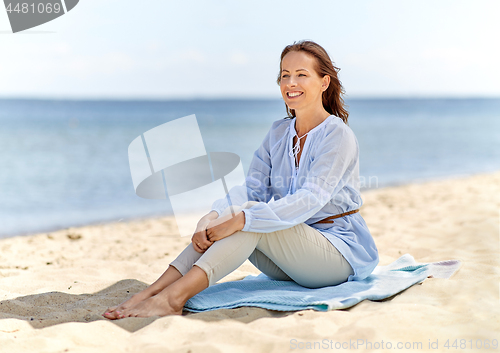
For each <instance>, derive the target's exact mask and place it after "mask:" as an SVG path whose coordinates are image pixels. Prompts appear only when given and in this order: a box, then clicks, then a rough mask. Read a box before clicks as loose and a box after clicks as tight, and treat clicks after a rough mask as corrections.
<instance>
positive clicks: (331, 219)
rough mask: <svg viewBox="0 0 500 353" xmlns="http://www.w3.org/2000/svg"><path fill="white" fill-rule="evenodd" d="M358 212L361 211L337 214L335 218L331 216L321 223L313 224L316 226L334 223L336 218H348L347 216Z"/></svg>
mask: <svg viewBox="0 0 500 353" xmlns="http://www.w3.org/2000/svg"><path fill="white" fill-rule="evenodd" d="M356 212H359V210H352V211H349V212H344V213H341V214H336V215H334V216H330V217H327V218H324V219H322V220H321V221H317V222H314V223H313V224H316V223H334V221H333V220H334V219H335V218H340V217H344V216H347V215H350V214H353V213H356Z"/></svg>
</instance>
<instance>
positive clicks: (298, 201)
mask: <svg viewBox="0 0 500 353" xmlns="http://www.w3.org/2000/svg"><path fill="white" fill-rule="evenodd" d="M265 147H267V146H265V145H264V148H265ZM259 153H261V154H263V155H265V156H268V155H269V150H264V149H262V148H261V149H259ZM357 158H358V144H357V141H356V138H355V136H354V134H353V133H352V131H350V130H349V129H348V128H346V127H344V126H340V125H339V126H336V127H335V128H334V129H333V130H332V131H331V132H330V133H328V134H327V135H326V136H325V137H324V138H323V141H321V142H320V143H319V145H318V147H317V149H316V152H315V158H314V160H313V161H312V163H311V166H310V170H309V172H308V173H307V176H306V177H305V180H304V183H303V184H302V187H301V188H300V189H298V190H297V191H296V192H295V193H294V194H288V195H286V196H285V197H283V198H281V199H279V200H277V201H274V202H271V203H267V202H259V203H258V204H256V205H254V206H252V207H251V208H248V209H243V212H244V213H245V226H244V228H243V229H242V230H243V231H247V232H257V233H270V232H274V231H278V230H282V229H287V228H291V227H293V226H295V225H297V224H300V223H303V222H305V221H306V220H308V219H309V218H311V217H312V216H314V214H316V213H317V212H318V211H319V210H321V209H322V208H323V207H324V206H325V205H326V204H327V203H328V202H329V201H330V200H331V199H332V198H333V197H334V196H335V195H336V194H337V193H338V192H339V191H340V190H341V189H342V188H343V187H344V186H345V184H346V183H347V181H348V180H349V179H350V177H351V176H352V174H353V172H354V169H355V167H356V165H357ZM265 161H268V159H267V158H266V159H265ZM270 167H271V166H270V165H269V168H270Z"/></svg>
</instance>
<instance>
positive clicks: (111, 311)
mask: <svg viewBox="0 0 500 353" xmlns="http://www.w3.org/2000/svg"><path fill="white" fill-rule="evenodd" d="M148 298H149V295H147V294H146V293H143V292H140V293H137V294H134V295H133V296H132V297H131V298H129V299H127V300H126V301H124V302H123V303H121V304H120V305H117V306H114V307H111V308H108V309H107V310H106V312H105V313H104V314H103V315H102V316H104V317H105V318H106V319H110V320H116V319H121V318H122V317H124V316H123V312H124V311H125V310H127V309H130V308H132V307H134V306H135V305H137V304H139V303H140V302H142V301H143V300H146V299H148Z"/></svg>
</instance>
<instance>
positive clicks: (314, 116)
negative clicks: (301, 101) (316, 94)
mask: <svg viewBox="0 0 500 353" xmlns="http://www.w3.org/2000/svg"><path fill="white" fill-rule="evenodd" d="M330 115H331V114H330V113H328V112H327V111H326V110H325V108H323V105H321V108H319V109H315V110H314V111H311V110H309V111H304V110H302V111H297V110H295V116H296V117H297V118H296V119H295V131H296V132H297V135H298V136H299V137H301V136H303V135H305V134H307V133H308V132H309V131H311V130H312V129H314V128H315V127H316V126H318V125H319V124H321V123H322V122H323V121H325V119H326V118H328V117H329V116H330Z"/></svg>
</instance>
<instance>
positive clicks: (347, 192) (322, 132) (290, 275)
mask: <svg viewBox="0 0 500 353" xmlns="http://www.w3.org/2000/svg"><path fill="white" fill-rule="evenodd" d="M337 71H338V69H337V68H335V67H334V66H333V63H332V62H331V60H330V58H329V56H328V54H327V53H326V51H325V50H324V49H323V48H322V47H320V46H319V45H318V44H316V43H313V42H309V41H307V42H300V43H296V44H293V45H291V46H287V47H286V48H285V50H284V51H283V53H282V55H281V60H280V76H279V77H278V83H279V84H280V89H281V93H282V96H283V100H284V101H285V104H286V108H287V113H288V118H285V119H280V120H277V121H275V122H274V123H273V124H272V126H271V129H270V130H269V132H268V133H267V135H266V137H265V138H264V141H263V142H262V144H261V146H260V147H259V148H258V149H257V150H256V151H255V153H254V156H253V159H252V162H251V164H250V167H249V172H248V176H247V179H246V182H245V183H244V184H243V185H239V186H236V187H234V188H232V189H231V190H230V191H229V195H227V196H226V197H225V198H223V199H220V200H216V201H215V202H214V203H213V205H212V211H211V212H210V213H209V214H207V215H206V216H204V217H203V218H202V219H200V221H199V222H198V225H197V227H196V230H195V232H194V234H193V237H192V239H191V240H192V243H191V244H190V245H188V246H187V247H186V248H185V249H184V250H183V251H182V253H181V254H180V255H179V256H177V258H176V259H175V260H174V261H172V262H171V263H170V266H169V268H168V269H167V271H165V273H164V274H163V275H162V276H161V277H160V278H159V279H158V280H157V281H156V282H155V283H153V284H152V285H151V286H150V287H148V288H147V289H145V290H143V291H142V292H140V293H138V294H136V295H134V296H132V298H130V299H129V300H127V301H126V302H124V303H122V304H120V305H119V306H117V307H113V308H109V309H108V310H107V311H106V313H105V314H104V316H105V317H106V318H109V319H119V318H123V317H129V316H153V315H160V316H165V315H179V314H181V313H182V309H183V307H184V305H185V303H186V302H187V300H188V299H189V298H191V297H192V296H194V295H195V294H197V293H199V292H200V291H202V290H204V289H205V288H207V287H208V286H211V285H213V284H215V283H216V282H217V281H218V280H220V279H221V278H223V277H224V276H226V275H228V274H229V273H231V272H232V271H234V270H235V269H237V268H238V267H239V266H240V265H242V264H243V262H244V261H246V260H247V259H248V260H249V261H250V262H251V263H253V264H254V265H255V267H257V268H258V269H259V270H261V271H262V272H263V273H264V274H266V275H267V276H269V277H270V278H272V279H275V280H281V281H295V282H296V283H298V284H299V285H301V286H304V287H308V288H319V287H326V286H335V285H338V284H340V283H343V282H346V281H353V280H362V279H364V278H366V277H367V276H368V275H370V273H371V272H372V271H373V269H374V268H375V267H376V265H377V264H378V251H377V247H376V246H375V243H374V241H373V238H372V236H371V234H370V232H369V230H368V228H367V226H366V223H365V222H364V220H363V218H362V217H361V215H360V214H359V213H358V209H359V207H360V206H361V205H362V200H361V197H360V194H359V162H358V160H359V158H358V143H357V140H356V137H355V136H354V133H353V132H352V130H351V129H350V128H349V127H348V126H347V117H348V113H347V111H346V110H345V108H344V104H343V100H342V98H341V94H342V92H343V90H342V86H341V84H340V81H339V80H338V78H337ZM306 138H307V139H306ZM301 155H303V156H305V158H303V159H302V161H300V159H301ZM294 159H295V160H294ZM299 162H300V163H299ZM294 166H295V168H294ZM228 199H230V200H231V202H232V205H229V203H228ZM239 201H241V202H240V203H238V202H239Z"/></svg>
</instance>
